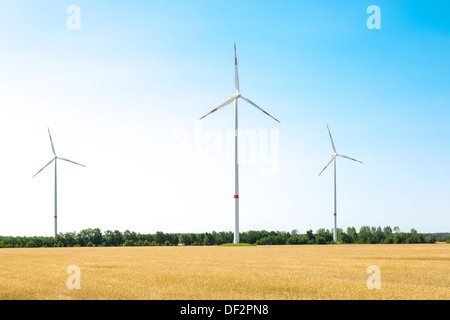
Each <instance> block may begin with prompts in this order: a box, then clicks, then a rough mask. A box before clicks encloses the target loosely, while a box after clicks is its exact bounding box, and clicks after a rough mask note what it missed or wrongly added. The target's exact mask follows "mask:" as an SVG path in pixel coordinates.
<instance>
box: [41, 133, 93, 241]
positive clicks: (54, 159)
mask: <svg viewBox="0 0 450 320" xmlns="http://www.w3.org/2000/svg"><path fill="white" fill-rule="evenodd" d="M47 130H48V135H49V137H50V143H51V145H52V152H53V155H54V156H55V157H54V158H53V159H52V160H50V161H49V162H48V163H47V164H46V165H45V166H44V167H43V168H42V169H41V170H39V171H38V172H37V173H36V174H35V175H34V176H33V178H34V177H35V176H36V175H37V174H38V173H39V172H41V171H42V170H44V169H45V168H46V167H48V166H49V165H50V164H51V163H52V162H53V161H55V216H54V217H55V237H56V235H57V234H58V223H57V218H58V206H57V187H56V181H57V179H56V177H57V174H56V160H57V159H59V160H63V161H67V162H70V163H74V164H77V165H79V166H83V167H86V166H85V165H82V164H80V163H77V162H74V161H71V160H69V159H65V158H60V157H58V156H57V155H56V152H55V147H54V146H53V141H52V136H51V134H50V129H49V128H47Z"/></svg>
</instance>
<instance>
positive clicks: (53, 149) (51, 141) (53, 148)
mask: <svg viewBox="0 0 450 320" xmlns="http://www.w3.org/2000/svg"><path fill="white" fill-rule="evenodd" d="M47 130H48V136H49V137H50V143H51V144H52V151H53V155H54V156H55V157H56V152H55V147H54V146H53V140H52V135H51V134H50V128H47Z"/></svg>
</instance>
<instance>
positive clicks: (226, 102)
mask: <svg viewBox="0 0 450 320" xmlns="http://www.w3.org/2000/svg"><path fill="white" fill-rule="evenodd" d="M238 97H239V95H236V96H233V97H232V98H231V99H229V100H227V101H225V102H224V103H222V104H221V105H220V106H218V107H217V108H215V109H214V110H212V111H210V112H208V113H207V114H205V115H204V116H203V117H201V118H200V120H202V119H203V118H204V117H206V116H208V115H210V114H211V113H213V112H216V111H217V110H219V109H221V108H223V107H225V106H226V105H228V104H230V103H231V102H233V101H234V100H236V99H237V98H238Z"/></svg>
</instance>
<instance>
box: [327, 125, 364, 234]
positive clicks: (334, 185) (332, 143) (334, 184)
mask: <svg viewBox="0 0 450 320" xmlns="http://www.w3.org/2000/svg"><path fill="white" fill-rule="evenodd" d="M327 129H328V134H329V135H330V140H331V147H332V148H333V151H334V153H333V154H332V155H331V160H330V162H328V163H327V165H326V166H325V168H323V169H322V171H320V173H319V176H320V175H321V173H322V172H324V171H325V169H326V168H327V167H328V166H329V165H330V163H331V162H333V164H334V170H333V203H334V213H333V215H334V230H333V240H334V242H337V217H336V215H337V209H336V158H337V157H342V158H345V159H349V160H353V161H356V162H359V163H362V162H361V161H359V160H356V159H353V158H350V157H347V156H344V155H342V154H338V153H337V152H336V147H335V146H334V142H333V138H332V137H331V132H330V128H329V127H328V125H327Z"/></svg>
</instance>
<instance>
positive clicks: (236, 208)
mask: <svg viewBox="0 0 450 320" xmlns="http://www.w3.org/2000/svg"><path fill="white" fill-rule="evenodd" d="M234 65H235V73H234V84H235V87H236V93H235V94H233V95H232V96H231V99H229V100H227V101H225V102H224V103H222V104H221V105H220V106H218V107H217V108H215V109H214V110H212V111H211V112H209V113H207V114H205V115H204V116H203V117H201V118H200V120H202V119H203V118H204V117H206V116H208V115H210V114H212V113H214V112H216V111H217V110H219V109H221V108H223V107H225V106H226V105H229V104H230V103H231V102H233V101H234V243H239V166H238V99H239V98H241V99H242V100H244V101H246V102H248V103H249V104H251V105H252V106H254V107H255V108H257V109H259V110H261V111H262V112H264V113H265V114H266V115H268V116H269V117H271V118H272V119H274V120H275V121H277V122H280V121H278V120H277V119H275V118H274V117H272V116H271V115H270V114H268V113H267V112H266V111H264V110H263V109H261V108H260V107H258V106H257V105H256V104H255V103H254V102H252V101H251V100H249V99H247V98H244V97H243V96H242V95H241V93H240V91H239V76H238V65H237V57H236V43H235V44H234Z"/></svg>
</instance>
